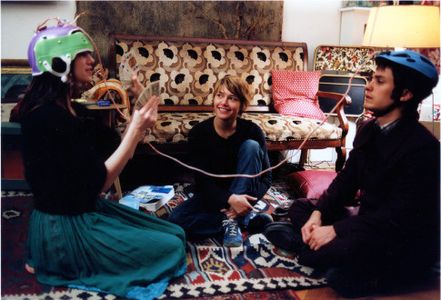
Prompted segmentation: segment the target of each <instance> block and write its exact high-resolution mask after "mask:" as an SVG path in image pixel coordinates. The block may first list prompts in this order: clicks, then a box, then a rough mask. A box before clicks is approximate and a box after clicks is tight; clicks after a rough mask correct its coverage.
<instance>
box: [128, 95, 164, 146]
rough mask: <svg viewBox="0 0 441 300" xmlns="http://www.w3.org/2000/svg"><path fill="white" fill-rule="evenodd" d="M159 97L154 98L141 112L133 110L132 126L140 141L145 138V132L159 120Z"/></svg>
mask: <svg viewBox="0 0 441 300" xmlns="http://www.w3.org/2000/svg"><path fill="white" fill-rule="evenodd" d="M159 100H160V99H159V97H158V96H152V97H150V99H149V100H148V101H147V103H146V104H145V105H144V106H143V107H141V108H140V109H139V110H137V109H135V110H133V114H132V120H131V122H130V126H131V127H132V128H133V130H134V131H135V133H136V136H137V138H138V140H141V139H142V138H143V137H144V134H145V131H146V130H147V129H148V128H151V127H153V125H155V123H156V120H157V119H158V105H159Z"/></svg>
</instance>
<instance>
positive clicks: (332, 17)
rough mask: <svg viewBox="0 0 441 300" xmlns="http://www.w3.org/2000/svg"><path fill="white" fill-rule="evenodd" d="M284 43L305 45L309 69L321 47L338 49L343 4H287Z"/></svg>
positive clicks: (293, 0) (320, 0)
mask: <svg viewBox="0 0 441 300" xmlns="http://www.w3.org/2000/svg"><path fill="white" fill-rule="evenodd" d="M283 5H284V6H283V28H282V41H284V42H306V44H307V46H308V69H309V70H311V69H312V66H313V59H314V49H315V48H316V47H317V46H319V45H338V42H339V34H340V8H341V0H306V1H305V0H285V1H284V4H283Z"/></svg>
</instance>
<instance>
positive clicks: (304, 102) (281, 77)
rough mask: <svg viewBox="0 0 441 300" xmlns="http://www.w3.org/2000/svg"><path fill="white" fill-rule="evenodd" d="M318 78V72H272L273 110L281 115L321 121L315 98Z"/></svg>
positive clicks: (322, 114) (320, 112) (321, 113)
mask: <svg viewBox="0 0 441 300" xmlns="http://www.w3.org/2000/svg"><path fill="white" fill-rule="evenodd" d="M320 76H321V73H320V72H318V71H315V72H308V71H304V72H303V71H288V70H274V71H272V77H273V98H274V108H275V110H276V111H277V112H278V113H280V114H282V115H292V116H298V117H303V118H311V119H316V120H323V119H324V118H325V115H324V113H323V112H322V110H321V109H320V105H319V103H318V99H317V97H316V94H317V92H318V87H319V80H320Z"/></svg>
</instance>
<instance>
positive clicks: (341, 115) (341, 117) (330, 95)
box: [316, 91, 352, 137]
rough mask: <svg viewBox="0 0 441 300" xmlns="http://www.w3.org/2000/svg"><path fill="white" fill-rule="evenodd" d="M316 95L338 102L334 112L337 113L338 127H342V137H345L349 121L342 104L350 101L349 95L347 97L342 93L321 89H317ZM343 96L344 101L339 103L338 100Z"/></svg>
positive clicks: (347, 103)
mask: <svg viewBox="0 0 441 300" xmlns="http://www.w3.org/2000/svg"><path fill="white" fill-rule="evenodd" d="M316 96H317V97H323V98H326V99H331V100H335V103H336V104H338V105H337V107H336V108H335V111H334V112H335V113H336V114H337V118H338V121H339V127H340V128H341V129H342V137H345V136H346V135H347V134H348V130H349V123H348V118H347V117H346V113H345V112H344V106H345V105H349V104H351V103H352V100H351V97H349V96H348V95H346V96H345V95H344V94H341V93H334V92H322V91H318V92H317V95H316ZM343 98H344V101H341V102H340V103H339V101H340V100H341V99H343Z"/></svg>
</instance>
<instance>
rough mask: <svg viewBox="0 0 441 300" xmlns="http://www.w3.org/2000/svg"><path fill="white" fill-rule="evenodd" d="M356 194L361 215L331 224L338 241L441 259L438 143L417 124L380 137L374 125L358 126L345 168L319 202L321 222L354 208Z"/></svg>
mask: <svg viewBox="0 0 441 300" xmlns="http://www.w3.org/2000/svg"><path fill="white" fill-rule="evenodd" d="M358 190H360V200H359V202H360V209H359V214H358V215H357V216H353V217H349V218H344V219H341V220H338V221H336V222H335V223H334V222H333V226H334V228H335V231H336V233H337V237H339V238H345V237H349V238H352V237H356V236H362V237H363V238H365V239H374V240H377V241H381V242H382V243H384V245H385V247H388V248H390V249H392V250H391V251H393V252H403V253H404V252H408V253H409V251H408V250H409V249H412V248H415V247H417V248H418V249H419V250H418V251H416V252H415V251H414V252H413V253H418V254H421V255H428V259H429V257H430V256H439V238H440V143H439V141H438V140H436V138H435V137H434V136H433V135H432V134H431V133H430V132H429V131H428V130H427V129H426V128H425V127H424V126H422V125H421V124H420V123H419V122H418V121H417V120H415V119H410V118H402V119H400V120H399V121H398V122H397V123H396V124H393V125H392V126H391V128H388V129H387V130H383V131H382V130H380V129H379V127H378V126H377V125H376V123H375V120H372V121H368V122H366V123H365V124H363V125H362V126H360V128H359V130H358V132H357V135H356V137H355V140H354V149H353V150H352V151H351V153H350V155H349V158H348V161H347V162H346V165H345V166H344V168H343V169H342V171H341V172H340V173H339V174H338V175H337V177H336V178H335V180H334V181H333V182H332V184H331V185H330V186H329V188H328V190H327V191H326V192H325V193H324V194H323V195H322V196H321V198H320V199H319V201H318V204H317V207H318V209H319V210H320V211H321V213H322V218H323V220H332V219H333V217H334V216H335V215H337V214H338V213H339V212H340V210H341V208H342V207H343V206H345V205H347V204H349V203H353V199H354V196H355V194H356V192H357V191H358Z"/></svg>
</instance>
